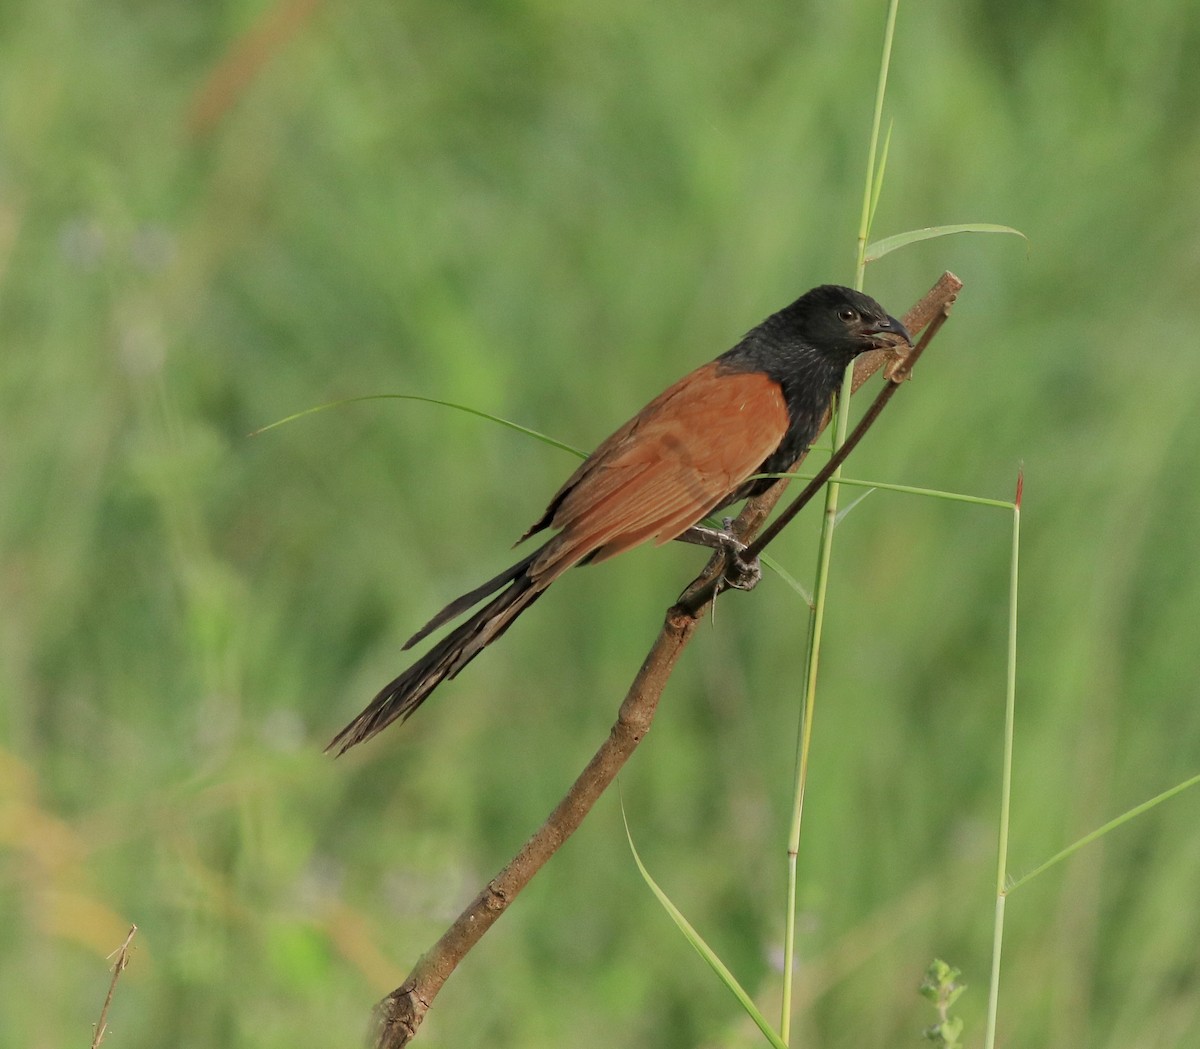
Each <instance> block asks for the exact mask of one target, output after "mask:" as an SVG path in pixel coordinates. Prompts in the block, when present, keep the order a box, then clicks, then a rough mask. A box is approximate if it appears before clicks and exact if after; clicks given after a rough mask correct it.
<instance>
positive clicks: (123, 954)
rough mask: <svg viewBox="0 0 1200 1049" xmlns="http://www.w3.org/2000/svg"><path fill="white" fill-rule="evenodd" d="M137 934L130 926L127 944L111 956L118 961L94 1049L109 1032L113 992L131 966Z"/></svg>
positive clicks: (105, 1000) (134, 926) (113, 971)
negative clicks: (130, 948) (130, 959)
mask: <svg viewBox="0 0 1200 1049" xmlns="http://www.w3.org/2000/svg"><path fill="white" fill-rule="evenodd" d="M136 932H137V926H136V925H131V926H129V935H128V936H126V937H125V942H124V943H123V944H121V946H120V947H118V948H117V949H116V950H115V951H113V953H112V954H110V955H109V957H110V958H111V957H113V955H116V958H117V960H116V961H115V962H113V967H112V980H110V981H109V984H108V994H107V995H105V996H104V1005H103V1006H102V1007H101V1009H100V1019H99V1020H97V1021H96V1033H95V1034H94V1035H93V1036H92V1049H99V1045H100V1043H101V1042H103V1041H104V1035H105V1033H106V1032H107V1031H108V1007H109V1006H110V1005H112V1000H113V992H114V991H115V990H116V989H117V981H118V980H119V979H120V978H121V973H123V972H124V971H125V966H127V965H128V964H129V944H130V943H131V942H132V941H133V936H134V933H136Z"/></svg>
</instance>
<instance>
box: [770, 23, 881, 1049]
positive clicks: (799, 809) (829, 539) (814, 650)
mask: <svg viewBox="0 0 1200 1049" xmlns="http://www.w3.org/2000/svg"><path fill="white" fill-rule="evenodd" d="M899 7H900V0H891V2H890V3H889V5H888V17H887V27H886V28H885V30H884V37H883V58H882V60H881V61H880V65H879V81H878V84H877V86H876V89H875V111H874V113H873V115H872V118H871V136H870V143H869V145H868V148H867V176H866V179H865V180H864V183H865V184H864V189H863V206H862V215H861V217H860V221H859V227H858V244H857V251H856V260H855V267H854V287H856V288H858V289H859V290H860V291H861V290H862V286H863V280H864V277H865V274H866V267H867V262H866V258H867V241H868V239H869V238H870V234H871V218H872V214H873V212H874V207H873V204H874V202H875V201H876V200H877V199H878V186H877V185H876V173H875V163H876V158H877V156H878V149H879V129H880V126H881V124H882V123H883V100H884V97H885V96H886V94H887V78H888V68H889V66H890V65H891V57H892V40H893V38H894V36H895V31H896V13H897V11H898V10H899ZM853 377H854V369H853V367H849V368H847V369H846V375H845V378H844V379H843V380H842V388H841V390H840V392H839V393H838V412H837V420H836V423H835V430H834V441H833V447H834V451H835V453H836V451H837V449H839V448H840V447H841V446H842V445H843V444H844V443H845V441H846V434H847V432H848V431H849V428H850V397H851V394H852V393H853V392H854V386H853ZM840 474H841V466H840V465H839V466H838V467H837V468H836V469H835V470H834V471H833V473H832V475H831V476H830V478H829V484H828V487H827V488H826V489H825V511H824V516H823V518H822V522H821V538H820V545H819V549H818V553H817V571H816V580H815V582H814V584H813V609H812V614H811V615H810V616H809V620H808V660H807V664H806V668H805V674H804V692H803V695H802V698H801V708H800V710H801V713H800V728H799V734H798V737H797V745H796V778H795V784H794V789H793V795H792V820H791V825H790V826H789V828H788V844H787V914H786V921H785V925H784V935H783V994H782V1004H781V1011H782V1015H781V1017H780V1025H779V1027H780V1032H781V1035H782V1037H783V1040H784V1042H790V1039H791V1023H792V983H793V980H794V977H795V965H796V860H797V856H798V855H799V852H800V827H801V824H802V821H803V815H804V791H805V786H806V784H807V782H808V755H809V747H810V745H811V742H812V728H813V716H814V712H815V710H816V697H817V671H818V668H819V666H820V661H821V632H822V630H823V628H824V625H825V597H826V592H827V590H828V586H829V568H830V565H831V564H832V561H833V530H834V525H835V524H836V521H837V508H838V491H839V489H838V483H837V482H838V477H839V476H840Z"/></svg>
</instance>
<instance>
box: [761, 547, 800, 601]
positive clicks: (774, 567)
mask: <svg viewBox="0 0 1200 1049" xmlns="http://www.w3.org/2000/svg"><path fill="white" fill-rule="evenodd" d="M759 560H760V561H762V563H763V564H764V565H766V566H767V567H768V568H769V569H770V570H771V571H772V572H774V573H775V574H776V575H777V576H779V578H780V579H782V580H783V581H784V582H785V583H787V585H788V586H790V587H791V588H792V589H793V590H794V591H796V593H797V594H799V595H800V596H801V597H802V598H803V599H804V603H805V604H806V605H808V607H809V608H812V603H813V599H812V594H811V593H809V592H808V591H807V590H805V589H804V584H803V583H801V582H800V581H799V580H798V579H796V578H795V577H794V576H793V575H792V574H791V573H790V572H789V571H788V570H787V569H786V568H784V567H783V565H781V564H780V563H779V562H778V561H776V560H775V559H774V558H773V557H770V556H768V555H767V554H765V553H764V554H760V555H759Z"/></svg>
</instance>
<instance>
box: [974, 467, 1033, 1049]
mask: <svg viewBox="0 0 1200 1049" xmlns="http://www.w3.org/2000/svg"><path fill="white" fill-rule="evenodd" d="M1024 486H1025V482H1024V477H1023V475H1022V474H1021V473H1020V472H1018V474H1017V491H1016V495H1015V496H1014V497H1013V501H1012V515H1013V524H1012V553H1011V555H1010V558H1009V573H1008V651H1007V655H1006V659H1005V670H1006V676H1005V686H1004V756H1003V758H1002V760H1001V764H1000V823H999V827H998V829H997V834H996V838H997V844H996V906H995V910H994V912H993V916H992V970H991V974H990V976H989V979H988V1004H987V1019H986V1021H985V1023H986V1026H985V1028H984V1041H983V1045H984V1049H994V1046H995V1044H996V1021H997V1018H998V1017H999V1014H1000V957H1001V953H1002V949H1003V946H1004V907H1005V904H1006V903H1007V901H1008V893H1007V892H1006V891H1005V888H1004V886H1005V882H1006V881H1007V879H1008V831H1009V822H1010V816H1011V806H1012V766H1013V745H1014V736H1015V725H1016V714H1017V595H1018V590H1019V584H1020V578H1021V573H1020V563H1021V562H1020V554H1021V493H1022V490H1023V489H1024Z"/></svg>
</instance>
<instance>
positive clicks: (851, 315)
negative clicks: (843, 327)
mask: <svg viewBox="0 0 1200 1049" xmlns="http://www.w3.org/2000/svg"><path fill="white" fill-rule="evenodd" d="M838 320H840V321H845V322H846V323H847V324H853V323H854V322H855V321H856V320H858V311H857V310H852V309H851V308H850V307H849V306H843V307H842V308H841V309H840V310H838Z"/></svg>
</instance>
